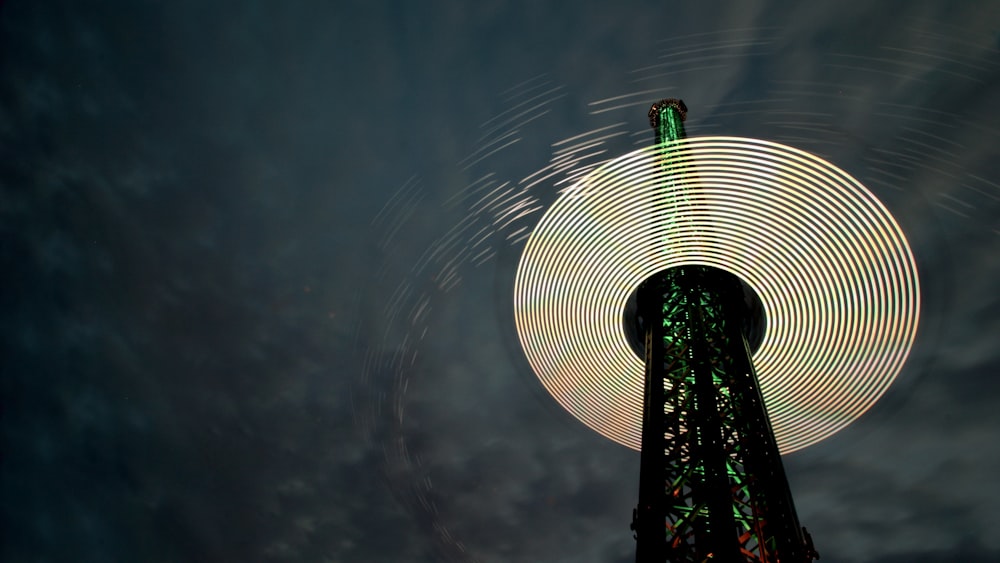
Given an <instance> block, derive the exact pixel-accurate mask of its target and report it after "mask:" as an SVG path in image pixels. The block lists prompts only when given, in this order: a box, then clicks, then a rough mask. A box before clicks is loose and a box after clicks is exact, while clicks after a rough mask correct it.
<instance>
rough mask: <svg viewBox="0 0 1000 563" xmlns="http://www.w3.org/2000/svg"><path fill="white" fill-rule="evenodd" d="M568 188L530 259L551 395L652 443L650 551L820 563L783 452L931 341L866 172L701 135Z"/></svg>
mask: <svg viewBox="0 0 1000 563" xmlns="http://www.w3.org/2000/svg"><path fill="white" fill-rule="evenodd" d="M686 111H687V110H686V108H685V106H684V104H683V102H681V101H680V100H675V99H670V100H663V101H661V102H658V103H657V104H654V105H653V108H652V109H651V110H650V121H651V123H652V125H653V127H654V129H655V130H656V144H655V145H654V146H653V147H652V148H646V149H640V150H637V151H634V152H632V153H629V154H626V155H623V156H621V157H618V158H615V159H612V160H609V161H607V162H605V163H604V164H602V165H600V166H598V167H596V168H595V169H593V170H592V171H590V172H589V173H588V174H587V175H586V176H585V177H583V178H582V179H581V180H579V181H578V182H577V183H576V184H574V185H573V186H572V187H571V188H569V189H567V190H565V191H564V192H563V193H561V194H560V196H559V198H558V199H557V200H556V202H555V203H554V204H553V205H552V206H550V207H549V209H548V210H547V211H546V212H545V214H544V215H543V216H542V218H541V220H540V221H539V223H538V225H537V226H536V227H535V229H534V230H533V231H532V233H531V236H530V237H529V239H528V242H527V244H526V246H525V249H524V252H523V254H522V256H521V261H520V263H519V264H518V270H517V275H516V278H515V283H514V308H515V311H514V314H515V323H516V325H517V331H518V337H519V339H520V341H521V345H522V347H523V349H524V351H525V355H526V357H527V359H528V361H529V363H530V364H531V366H532V369H533V370H534V371H535V373H536V374H537V375H538V377H539V379H540V380H541V382H542V384H543V385H544V386H545V387H546V389H547V390H548V391H549V393H550V394H551V395H552V396H553V397H554V398H555V399H556V400H557V401H558V402H559V403H560V404H561V405H562V406H563V407H564V408H565V409H566V410H568V411H569V412H570V413H571V414H573V415H574V416H576V417H577V418H578V419H580V420H581V421H582V422H584V423H585V424H587V425H588V426H590V427H591V428H592V429H594V430H596V431H597V432H599V433H601V434H602V435H604V436H606V437H608V438H610V439H612V440H614V441H617V442H619V443H621V444H624V445H626V446H628V447H631V448H634V449H638V450H640V451H641V456H640V458H641V459H640V465H641V467H640V479H639V481H640V483H639V504H638V507H637V508H636V510H635V511H634V513H633V522H632V528H633V530H635V534H636V540H637V548H636V561H637V563H651V562H655V563H661V562H665V561H670V562H674V563H679V562H699V563H701V562H709V561H725V562H727V563H735V562H741V563H742V562H747V563H775V562H779V561H780V562H782V563H802V562H807V561H810V560H812V559H815V558H818V554H817V553H816V551H815V549H814V548H813V546H812V541H811V539H810V538H809V536H808V534H806V532H805V530H804V528H802V527H800V525H799V522H798V517H797V516H796V513H795V509H794V506H793V503H792V497H791V493H790V491H789V486H788V482H787V480H786V478H785V474H784V470H783V469H782V465H781V459H780V455H781V454H782V453H788V452H791V451H794V450H797V449H801V448H804V447H806V446H808V445H811V444H814V443H816V442H819V441H820V440H822V439H824V438H826V437H828V436H830V435H832V434H833V433H835V432H837V431H838V430H840V429H842V428H844V427H845V426H846V425H848V424H850V423H851V422H852V421H853V420H855V419H857V418H858V417H859V416H861V415H862V414H863V413H864V412H865V411H866V410H868V409H869V408H870V407H871V406H872V405H873V404H874V403H875V401H876V400H878V398H879V397H880V396H881V395H882V394H883V393H884V392H885V391H886V389H887V388H888V387H889V385H890V384H891V383H892V382H893V380H894V379H895V378H896V376H897V375H898V374H899V372H900V370H901V369H902V366H903V364H904V363H905V361H906V358H907V357H908V355H909V353H910V350H911V347H912V344H913V340H914V338H915V336H916V330H917V325H918V321H919V314H920V298H919V294H920V291H919V282H918V278H917V271H916V266H915V263H914V259H913V255H912V252H911V251H910V248H909V245H908V243H907V241H906V238H905V236H904V235H903V233H902V230H901V229H900V228H899V226H898V225H897V224H896V222H895V220H894V219H893V218H892V216H891V214H889V212H888V211H887V210H886V208H885V207H884V206H883V205H882V204H881V202H879V200H878V199H877V198H876V197H875V196H874V195H872V194H871V193H870V192H869V191H868V190H867V189H866V188H865V187H864V186H863V185H861V184H860V183H859V182H858V181H857V180H856V179H854V178H853V177H851V176H850V175H848V174H847V173H846V172H844V171H842V170H840V169H838V168H836V167H835V166H833V165H832V164H830V163H829V162H826V161H825V160H823V159H820V158H818V157H816V156H814V155H811V154H809V153H807V152H804V151H801V150H799V149H794V148H792V147H787V146H784V145H780V144H778V143H773V142H769V141H763V140H758V139H748V138H740V137H693V138H686V137H685V134H684V118H685V115H686Z"/></svg>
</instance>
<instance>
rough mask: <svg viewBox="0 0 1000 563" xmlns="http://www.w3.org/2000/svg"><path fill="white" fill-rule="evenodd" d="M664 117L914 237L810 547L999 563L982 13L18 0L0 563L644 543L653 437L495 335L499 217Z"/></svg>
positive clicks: (808, 518)
mask: <svg viewBox="0 0 1000 563" xmlns="http://www.w3.org/2000/svg"><path fill="white" fill-rule="evenodd" d="M666 96H674V97H681V98H683V99H684V100H685V101H686V102H687V105H688V107H689V109H690V118H689V122H688V133H689V135H699V134H727V135H744V136H753V137H759V138H763V139H769V140H773V141H778V142H783V143H786V144H789V145H793V146H796V147H799V148H802V149H805V150H809V151H811V152H813V153H815V154H817V155H819V156H822V157H824V158H826V159H828V160H830V161H831V162H833V163H835V164H837V165H838V166H840V167H841V168H843V169H844V170H846V171H848V172H850V173H851V174H853V175H854V176H855V177H857V178H858V179H859V180H860V181H861V182H862V183H864V184H866V185H867V186H868V187H869V188H870V189H871V190H872V191H873V192H874V193H876V194H877V195H878V196H879V198H881V200H882V201H883V202H884V203H885V204H886V205H887V207H888V208H889V209H890V210H891V211H892V213H893V214H894V215H895V216H896V218H897V220H898V221H899V223H900V225H901V226H902V228H903V229H904V231H905V232H906V233H907V236H908V237H909V240H910V242H911V245H912V247H913V250H914V253H915V255H916V258H917V262H918V266H919V268H920V274H921V283H922V285H923V302H922V307H923V317H922V323H921V328H920V333H919V335H918V341H917V348H916V350H915V352H914V354H913V355H912V356H911V359H910V361H909V363H908V364H907V366H906V367H905V368H904V371H903V373H902V374H901V376H900V379H899V381H898V382H897V383H896V384H895V385H894V386H893V387H892V388H891V389H890V391H889V392H888V393H887V394H886V395H885V397H883V399H882V400H881V401H880V402H879V403H878V404H877V405H876V406H875V407H874V408H873V409H872V410H871V411H870V412H869V413H867V414H866V415H865V416H864V417H863V418H862V419H860V420H859V421H857V422H856V423H854V424H853V425H851V426H850V427H848V428H847V429H846V430H844V431H842V432H841V433H839V434H837V435H835V436H834V437H832V438H830V439H828V440H826V441H824V442H822V443H820V444H818V445H815V446H813V447H810V448H808V449H806V450H803V451H800V452H797V453H794V454H792V455H789V456H786V458H785V464H786V469H787V471H788V474H789V479H790V482H791V486H792V490H793V493H794V495H795V501H796V506H797V508H798V512H799V517H800V520H801V521H802V523H803V524H805V525H806V526H807V527H808V528H809V529H810V531H811V533H812V535H813V537H814V539H815V542H816V545H817V548H818V549H819V551H820V553H821V555H822V556H823V561H832V562H838V561H846V562H855V561H856V562H867V561H883V562H886V561H888V562H893V561H901V562H902V561H907V562H917V563H920V562H944V561H969V562H976V561H997V560H1000V531H998V529H997V527H996V525H995V510H996V506H998V505H1000V493H998V492H997V491H998V489H997V487H996V474H997V467H1000V409H998V408H997V405H998V401H1000V379H998V378H997V372H998V370H1000V347H998V345H997V344H998V342H1000V293H998V287H1000V286H998V280H1000V148H998V147H1000V110H998V105H997V103H996V102H997V100H1000V5H998V4H997V3H995V2H987V1H962V2H955V1H945V0H941V1H923V2H919V1H917V2H911V1H902V0H900V1H884V2H871V1H863V2H862V1H849V2H848V1H839V2H833V1H813V2H802V3H797V2H787V1H765V0H760V1H729V2H709V1H706V2H687V3H666V2H638V1H623V2H615V3H611V2H591V1H581V2H575V3H569V2H528V1H524V2H499V1H497V2H489V1H485V2H457V1H456V2H445V1H439V0H435V1H430V2H419V3H417V2H399V3H387V2H361V1H358V2H348V1H341V2H332V3H328V2H300V3H274V2H235V1H215V2H194V1H175V2H115V1H110V0H109V1H103V2H98V1H93V2H88V1H83V2H80V1H73V2H69V1H65V2H58V1H50V2H24V1H16V0H7V1H5V2H3V3H2V4H0V260H2V263H0V271H2V272H3V274H2V280H3V283H2V286H3V291H0V299H2V300H3V302H2V308H0V310H2V312H3V313H2V324H0V327H2V330H3V332H2V347H3V350H4V352H3V358H4V359H3V369H2V375H0V393H2V394H0V401H2V410H0V425H2V433H0V440H2V442H0V445H2V449H0V456H2V457H0V498H3V502H2V503H0V515H2V516H0V518H2V522H0V559H3V560H4V561H11V562H15V561H16V562H20V561H73V562H81V563H82V562H90V561H94V562H98V561H151V562H154V561H164V562H167V561H329V562H356V561H415V562H416V561H420V562H423V561H427V562H430V561H454V562H472V561H479V562H484V563H486V562H500V561H540V562H563V561H564V562H570V561H573V562H580V563H591V562H593V563H598V562H615V563H621V562H626V561H631V560H632V559H633V557H634V542H633V540H632V537H631V532H630V531H629V529H628V524H629V521H630V518H631V509H632V507H633V506H634V504H635V501H636V494H637V492H638V487H637V482H638V463H639V456H638V454H637V453H635V452H632V451H630V450H627V449H625V448H623V447H621V446H618V445H616V444H613V443H611V442H609V441H608V440H606V439H604V438H602V437H600V436H598V435H597V434H596V433H594V432H592V431H591V430H589V429H587V428H586V427H584V426H583V425H582V424H580V423H579V422H577V421H576V420H575V419H573V418H572V417H570V416H569V415H568V414H566V413H564V412H563V411H562V409H561V408H560V407H559V406H558V405H556V404H555V402H554V401H553V400H552V399H551V398H549V396H548V395H547V393H546V392H545V391H544V389H542V388H541V386H540V384H539V383H538V382H537V380H536V379H535V377H534V375H533V374H532V373H531V371H530V368H529V367H528V365H527V362H526V361H525V360H524V358H523V355H522V354H521V352H520V350H519V348H518V344H517V340H516V335H515V334H514V329H513V320H512V310H511V307H512V299H511V284H512V281H513V272H514V267H515V265H516V261H517V259H518V256H519V252H520V249H521V247H522V245H523V239H521V238H519V235H518V233H519V232H520V233H522V234H523V233H524V232H527V230H529V229H530V228H531V226H532V225H533V224H534V222H535V221H537V220H538V218H539V217H540V214H541V211H540V210H539V211H536V212H534V213H531V214H527V215H525V216H524V217H520V218H518V219H517V220H515V221H513V222H510V223H506V224H498V223H496V222H495V221H494V220H495V219H496V218H497V217H498V216H500V215H502V214H503V213H504V212H505V211H509V210H510V209H512V207H513V206H515V205H519V204H524V205H529V204H530V205H537V206H544V205H545V204H547V203H550V202H551V201H552V200H553V199H554V198H555V196H556V193H557V191H558V189H559V186H560V185H561V184H558V182H560V181H561V180H563V179H565V178H566V177H567V175H569V174H572V173H573V171H574V170H580V169H583V168H584V167H586V166H587V165H589V164H593V163H594V162H597V161H599V160H600V159H602V158H610V157H613V156H616V155H619V154H624V153H625V152H627V151H630V150H633V149H634V148H636V147H638V146H641V145H642V144H644V143H646V142H648V141H649V140H650V136H651V133H650V131H649V129H648V124H647V122H646V116H645V113H646V110H647V108H648V105H649V103H650V102H651V101H653V100H656V99H659V98H662V97H666ZM618 106H620V107H618ZM602 127H608V128H609V129H608V130H613V131H622V132H625V134H623V135H620V136H618V137H614V138H613V139H609V140H607V141H606V142H605V143H604V144H603V145H601V146H600V147H598V148H599V149H601V150H603V151H605V152H604V153H602V154H598V155H592V156H590V157H586V158H582V159H581V160H580V162H578V163H576V164H575V165H574V166H571V167H568V168H567V169H563V170H555V169H553V168H546V167H548V166H549V164H550V160H551V159H552V157H553V151H555V150H558V146H559V145H555V144H556V143H558V142H559V141H561V140H564V139H567V138H570V137H573V136H576V135H586V134H591V135H596V133H594V131H595V130H597V129H599V128H602ZM554 145H555V146H554ZM540 170H544V174H540V175H545V174H548V173H549V172H552V173H553V174H552V175H551V176H550V177H549V178H548V179H547V180H545V181H543V182H539V183H537V184H534V185H532V186H530V187H526V182H522V179H524V178H526V177H528V176H530V175H532V174H535V173H537V172H539V171H540ZM490 182H494V183H493V184H490ZM503 182H510V184H509V189H508V190H507V191H502V192H500V193H501V194H502V195H504V198H505V199H501V200H499V201H492V202H490V201H487V202H483V201H481V194H482V193H484V190H486V189H493V187H495V186H499V185H501V184H502V183H503ZM477 190H479V191H477ZM518 229H521V230H520V231H518Z"/></svg>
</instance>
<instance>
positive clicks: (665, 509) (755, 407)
mask: <svg viewBox="0 0 1000 563" xmlns="http://www.w3.org/2000/svg"><path fill="white" fill-rule="evenodd" d="M685 112H686V108H685V107H684V104H683V102H681V101H680V100H664V101H662V102H659V103H658V104H655V105H654V106H653V109H652V110H651V111H650V118H651V122H652V125H653V127H654V128H655V129H656V131H657V141H658V142H660V143H661V145H662V146H664V148H669V147H668V144H669V143H670V142H673V141H676V140H678V139H680V138H683V136H684V127H683V119H684V116H685ZM664 154H665V155H666V156H665V158H669V151H666V152H665V153H664ZM749 295H750V294H749V292H748V290H745V288H744V286H743V284H742V283H741V282H740V280H739V279H738V278H737V277H736V276H734V275H732V274H729V273H727V272H724V271H722V270H718V269H716V268H711V267H708V266H693V265H692V266H682V267H677V268H671V269H669V270H666V271H664V272H660V273H658V274H656V275H654V276H653V277H651V278H650V279H648V280H646V281H645V282H644V283H643V284H642V286H640V288H639V290H638V294H637V319H636V322H637V323H638V325H639V326H638V330H639V331H640V334H642V335H643V336H644V340H645V362H646V376H645V378H646V381H645V396H644V411H643V433H642V454H641V469H640V478H639V505H638V507H637V508H636V511H635V514H634V515H633V524H632V526H633V529H634V530H635V532H636V540H637V543H636V561H637V562H638V563H654V562H655V563H662V562H665V561H671V562H675V563H677V562H704V561H725V562H768V563H770V562H778V561H781V562H783V563H791V562H806V561H810V560H812V559H813V558H815V557H818V556H817V555H816V553H815V551H814V550H813V549H812V546H811V543H810V541H809V539H808V535H807V534H806V533H805V530H804V529H802V528H800V526H799V523H798V517H797V516H796V514H795V509H794V506H793V504H792V497H791V493H790V491H789V488H788V482H787V480H786V478H785V474H784V470H783V468H782V466H781V458H780V455H779V453H778V447H777V444H776V442H775V439H774V433H773V431H772V429H771V426H770V422H769V420H768V418H767V412H766V410H765V408H764V402H763V399H762V397H761V394H760V390H759V387H758V384H757V377H756V374H755V373H754V369H753V364H752V362H751V360H750V349H749V346H748V344H747V335H748V334H749V333H750V331H751V327H752V326H753V325H754V324H755V323H756V324H758V325H759V324H760V323H761V322H762V319H761V318H759V316H758V317H756V318H755V317H754V313H753V312H752V308H751V307H750V299H749V297H748V296H749ZM758 315H759V313H758Z"/></svg>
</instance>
